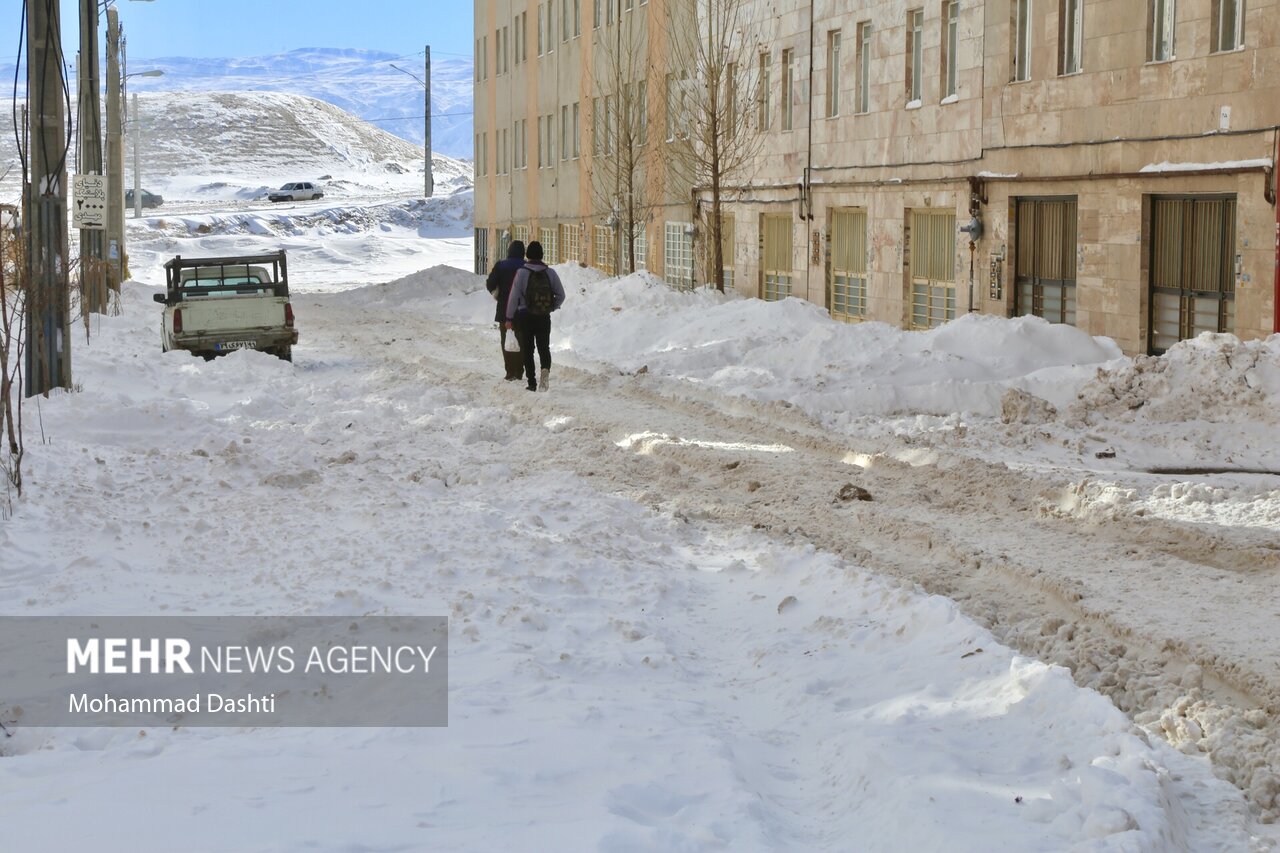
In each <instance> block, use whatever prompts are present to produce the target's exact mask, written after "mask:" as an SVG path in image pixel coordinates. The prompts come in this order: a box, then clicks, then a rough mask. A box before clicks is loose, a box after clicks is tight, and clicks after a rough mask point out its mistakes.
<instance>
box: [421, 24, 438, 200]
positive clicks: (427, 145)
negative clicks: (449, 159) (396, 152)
mask: <svg viewBox="0 0 1280 853" xmlns="http://www.w3.org/2000/svg"><path fill="white" fill-rule="evenodd" d="M423 79H424V80H425V81H426V82H424V83H423V84H422V85H423V88H425V89H426V90H427V108H426V109H425V110H424V112H425V113H426V122H427V127H426V135H425V138H424V139H423V142H422V147H423V148H424V149H425V150H426V155H427V165H426V170H427V171H426V188H425V190H426V194H427V195H426V197H427V198H431V194H432V193H433V192H435V188H436V182H435V179H434V178H433V177H432V176H431V45H427V67H426V77H425V78H423Z"/></svg>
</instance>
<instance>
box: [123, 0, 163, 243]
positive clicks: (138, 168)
mask: <svg viewBox="0 0 1280 853" xmlns="http://www.w3.org/2000/svg"><path fill="white" fill-rule="evenodd" d="M145 2H150V0H145ZM163 76H164V72H163V71H161V70H160V69H159V68H153V69H151V70H150V71H135V72H134V73H132V74H126V75H124V80H125V81H127V80H128V79H129V78H130V77H163ZM122 85H123V81H122ZM141 119H142V114H141V112H140V111H139V110H138V93H137V92H134V93H133V218H134V219H138V218H140V217H141V216H142V155H141V153H140V149H141V147H142V120H141Z"/></svg>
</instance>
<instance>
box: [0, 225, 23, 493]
mask: <svg viewBox="0 0 1280 853" xmlns="http://www.w3.org/2000/svg"><path fill="white" fill-rule="evenodd" d="M16 226H17V209H16V208H7V209H6V208H3V207H0V438H2V439H3V448H2V449H0V460H2V461H0V470H3V472H4V476H5V484H4V485H5V493H6V501H5V504H6V505H11V503H12V500H11V498H9V497H8V496H9V493H10V490H15V491H16V492H17V493H18V494H19V495H21V494H22V457H23V454H24V445H23V441H22V393H23V388H22V359H23V357H24V352H23V346H24V335H23V334H22V329H23V316H24V311H25V308H26V297H27V295H28V293H27V291H28V288H27V287H26V281H25V280H24V278H25V270H26V264H25V262H24V261H25V259H24V253H25V246H24V242H25V241H23V240H21V239H19V237H18V234H17V227H16Z"/></svg>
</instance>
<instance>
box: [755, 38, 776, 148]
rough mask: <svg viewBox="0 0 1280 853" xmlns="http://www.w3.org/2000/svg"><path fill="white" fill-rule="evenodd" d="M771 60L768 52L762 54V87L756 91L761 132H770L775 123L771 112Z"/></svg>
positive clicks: (757, 117)
mask: <svg viewBox="0 0 1280 853" xmlns="http://www.w3.org/2000/svg"><path fill="white" fill-rule="evenodd" d="M769 61H770V57H769V54H767V53H762V54H760V88H759V90H758V91H757V93H756V119H757V121H758V122H759V124H760V132H761V133H766V132H768V130H769V128H770V126H771V125H772V124H773V116H771V115H770V114H769V104H770V103H771V101H770V100H769Z"/></svg>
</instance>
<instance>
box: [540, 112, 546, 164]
mask: <svg viewBox="0 0 1280 853" xmlns="http://www.w3.org/2000/svg"><path fill="white" fill-rule="evenodd" d="M545 157H546V151H545V150H544V149H543V147H542V116H538V168H539V169H541V168H542V167H543V165H544V164H543V159H544V158H545Z"/></svg>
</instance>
